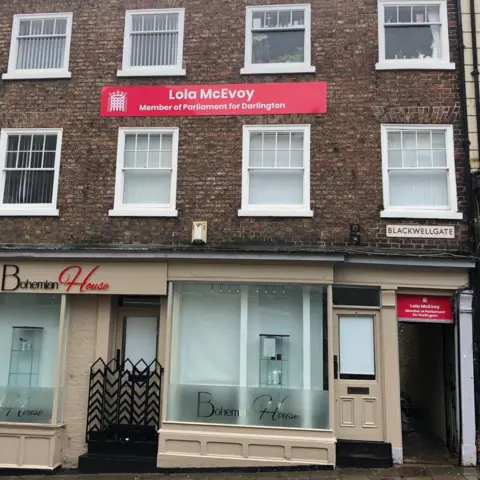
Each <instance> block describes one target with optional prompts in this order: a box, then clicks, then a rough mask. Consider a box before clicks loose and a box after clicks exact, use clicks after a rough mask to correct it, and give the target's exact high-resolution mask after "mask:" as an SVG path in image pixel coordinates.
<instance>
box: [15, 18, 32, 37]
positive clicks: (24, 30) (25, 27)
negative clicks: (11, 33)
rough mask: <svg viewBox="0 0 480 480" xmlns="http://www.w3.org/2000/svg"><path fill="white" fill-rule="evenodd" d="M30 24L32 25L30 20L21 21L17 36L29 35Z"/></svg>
mask: <svg viewBox="0 0 480 480" xmlns="http://www.w3.org/2000/svg"><path fill="white" fill-rule="evenodd" d="M31 24H32V21H31V20H21V21H20V26H19V30H18V33H19V35H29V34H30V26H31Z"/></svg>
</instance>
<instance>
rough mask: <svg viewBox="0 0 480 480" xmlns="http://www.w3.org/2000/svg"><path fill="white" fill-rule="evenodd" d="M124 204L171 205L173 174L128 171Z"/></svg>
mask: <svg viewBox="0 0 480 480" xmlns="http://www.w3.org/2000/svg"><path fill="white" fill-rule="evenodd" d="M124 175H125V177H124V187H123V188H124V190H123V203H126V204H169V203H170V183H171V172H168V171H158V170H140V171H139V170H128V171H125V172H124Z"/></svg>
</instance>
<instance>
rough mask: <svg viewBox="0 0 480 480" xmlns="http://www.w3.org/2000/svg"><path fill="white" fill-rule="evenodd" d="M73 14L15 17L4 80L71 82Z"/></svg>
mask: <svg viewBox="0 0 480 480" xmlns="http://www.w3.org/2000/svg"><path fill="white" fill-rule="evenodd" d="M71 37H72V14H71V13H48V14H43V13H42V14H34V15H30V14H29V15H14V17H13V27H12V40H11V43H10V57H9V61H8V72H7V73H4V74H3V75H2V78H3V79H6V80H9V79H22V78H25V79H29V78H70V77H71V76H72V74H71V73H70V72H69V71H68V64H69V56H70V43H71Z"/></svg>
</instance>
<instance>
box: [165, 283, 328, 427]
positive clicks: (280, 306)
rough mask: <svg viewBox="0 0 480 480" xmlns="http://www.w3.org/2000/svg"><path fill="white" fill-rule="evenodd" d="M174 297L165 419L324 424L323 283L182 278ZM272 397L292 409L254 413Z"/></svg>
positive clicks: (325, 347) (230, 423)
mask: <svg viewBox="0 0 480 480" xmlns="http://www.w3.org/2000/svg"><path fill="white" fill-rule="evenodd" d="M175 296H176V299H175V300H176V301H175V307H174V308H176V309H178V310H176V312H175V318H176V319H177V320H176V323H175V324H174V326H173V328H174V335H173V336H172V337H173V338H174V339H176V340H175V348H173V349H172V351H174V352H175V356H176V358H175V359H173V362H172V365H175V367H174V368H172V372H171V376H170V386H169V389H168V392H169V396H168V399H167V419H168V420H169V421H183V422H203V423H205V422H206V423H221V424H229V425H252V426H264V427H268V426H277V427H284V428H328V425H329V423H328V411H329V408H328V403H329V402H328V364H327V362H326V359H327V358H328V352H327V351H326V349H327V345H328V343H327V335H326V332H327V329H326V318H327V314H326V312H327V310H326V306H327V305H326V304H327V302H326V291H325V288H323V287H318V288H317V287H302V286H290V285H277V286H272V285H269V286H262V285H249V286H247V285H233V284H210V285H208V284H207V285H205V284H188V283H187V284H181V285H180V284H176V285H175ZM307 312H308V313H309V315H307ZM242 322H243V323H242ZM306 325H308V327H307V328H308V334H307V335H305V334H304V328H305V326H306ZM212 329H213V330H214V331H215V335H214V336H212V334H211V332H212ZM241 335H243V338H244V342H241V340H240V337H241ZM305 342H308V344H307V345H308V351H309V352H310V354H309V357H307V362H308V363H306V362H305V360H306V357H305V351H306V345H305ZM242 345H244V346H245V347H244V348H242ZM264 353H268V354H269V355H270V356H269V357H266V356H265V355H264ZM272 357H273V358H272ZM243 359H245V360H243ZM239 360H240V361H245V362H246V364H244V365H242V367H243V369H244V371H245V376H243V377H241V374H240V371H241V368H240V365H239ZM306 370H307V371H306ZM274 382H275V383H274ZM278 385H281V386H282V388H279V387H278ZM282 398H283V402H282ZM279 402H280V403H281V405H282V413H287V412H292V413H293V412H296V414H294V415H291V416H289V415H284V416H283V417H282V418H275V416H273V415H272V414H271V413H268V414H263V415H259V414H258V412H260V411H262V410H266V411H267V412H268V411H269V410H270V407H269V405H274V406H277V405H278V404H279ZM212 406H213V408H212ZM220 407H221V408H220ZM274 408H275V407H274ZM274 408H273V409H272V411H273V410H274ZM288 417H290V418H288Z"/></svg>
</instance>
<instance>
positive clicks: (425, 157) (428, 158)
mask: <svg viewBox="0 0 480 480" xmlns="http://www.w3.org/2000/svg"><path fill="white" fill-rule="evenodd" d="M418 166H419V167H423V168H425V167H431V166H432V151H431V150H419V151H418Z"/></svg>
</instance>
